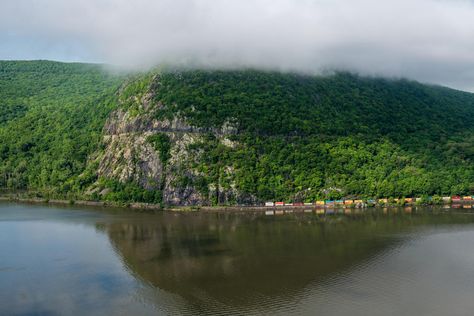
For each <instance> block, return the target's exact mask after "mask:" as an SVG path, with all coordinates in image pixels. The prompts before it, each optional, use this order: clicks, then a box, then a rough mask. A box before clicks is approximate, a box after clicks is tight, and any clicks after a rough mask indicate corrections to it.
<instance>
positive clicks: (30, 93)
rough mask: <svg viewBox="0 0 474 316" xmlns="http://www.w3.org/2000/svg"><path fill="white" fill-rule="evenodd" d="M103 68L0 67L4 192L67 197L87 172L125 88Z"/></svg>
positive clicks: (88, 177) (0, 183)
mask: <svg viewBox="0 0 474 316" xmlns="http://www.w3.org/2000/svg"><path fill="white" fill-rule="evenodd" d="M120 82H121V81H120V78H119V77H118V76H112V75H110V74H107V72H105V71H103V70H102V69H101V67H100V66H98V65H87V64H63V63H56V62H48V61H35V62H24V61H21V62H17V61H2V62H0V124H1V125H0V187H2V188H6V189H9V190H32V191H44V192H49V191H50V192H56V193H62V194H66V193H68V192H70V191H71V190H73V189H75V190H81V189H84V188H85V187H86V186H87V185H88V184H89V183H90V182H93V181H95V179H96V175H95V173H94V170H92V169H91V170H88V171H87V172H85V174H83V175H82V177H81V178H80V179H79V175H80V174H81V173H82V172H83V171H84V170H85V167H86V163H87V159H88V156H89V155H90V154H91V153H92V152H93V151H94V150H96V149H97V146H98V144H99V140H100V138H101V130H102V128H103V125H104V122H105V119H106V118H107V116H108V114H109V112H110V111H111V110H112V109H114V108H115V107H116V103H117V102H116V101H115V99H114V92H115V91H116V90H117V88H118V86H119V84H120Z"/></svg>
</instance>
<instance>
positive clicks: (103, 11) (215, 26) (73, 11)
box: [0, 0, 474, 90]
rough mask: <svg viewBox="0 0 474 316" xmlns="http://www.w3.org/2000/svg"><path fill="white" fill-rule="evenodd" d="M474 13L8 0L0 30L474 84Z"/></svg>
mask: <svg viewBox="0 0 474 316" xmlns="http://www.w3.org/2000/svg"><path fill="white" fill-rule="evenodd" d="M2 1H3V2H5V1H6V0H2ZM473 17H474V3H473V2H472V1H468V0H451V1H447V0H134V1H129V0H81V1H70V0H42V1H39V0H36V1H35V0H15V1H8V2H7V3H0V34H1V33H3V34H5V33H7V32H8V34H9V36H10V37H11V36H15V37H16V38H17V39H18V41H21V39H30V38H32V37H34V38H35V41H37V42H41V41H43V42H48V43H67V42H69V41H71V42H74V43H78V42H79V43H82V45H83V46H84V47H86V48H87V50H88V52H89V53H88V54H92V55H94V56H97V57H96V58H97V59H99V60H103V61H106V62H109V63H118V64H123V65H128V66H144V65H145V66H147V65H151V64H159V63H174V64H197V65H201V66H211V67H258V68H271V69H281V70H296V71H303V72H319V71H321V70H323V69H328V68H329V69H332V68H337V69H348V70H354V71H359V72H362V73H364V74H375V75H385V76H404V77H409V78H413V79H418V80H421V81H427V82H435V83H441V84H447V85H451V86H455V87H458V88H463V89H471V90H474V54H473V52H474V18H473ZM12 34H13V35H12ZM0 45H2V44H0ZM5 45H6V44H5ZM9 45H12V44H11V41H10V44H9ZM57 45H60V44H57ZM62 45H63V44H62ZM40 46H41V45H39V48H38V49H41V48H40ZM43 46H44V45H43ZM2 50H3V51H8V52H10V54H11V51H12V49H11V48H9V49H7V48H5V49H0V57H4V56H1V51H2ZM34 55H35V56H37V55H38V52H35V54H34ZM12 57H14V56H12ZM46 57H47V56H46ZM66 57H67V56H66Z"/></svg>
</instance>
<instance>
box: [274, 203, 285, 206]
mask: <svg viewBox="0 0 474 316" xmlns="http://www.w3.org/2000/svg"><path fill="white" fill-rule="evenodd" d="M275 206H285V202H275Z"/></svg>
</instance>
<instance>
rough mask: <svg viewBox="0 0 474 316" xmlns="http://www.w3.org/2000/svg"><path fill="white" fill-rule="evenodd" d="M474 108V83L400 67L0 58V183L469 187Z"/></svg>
mask: <svg viewBox="0 0 474 316" xmlns="http://www.w3.org/2000/svg"><path fill="white" fill-rule="evenodd" d="M119 87H120V88H119ZM473 118H474V95H473V94H470V93H465V92H460V91H455V90H451V89H448V88H443V87H436V86H427V85H422V84H420V83H416V82H411V81H407V80H387V79H379V78H365V77H359V76H357V75H353V74H348V73H338V74H335V75H331V76H324V77H312V76H303V75H295V74H281V73H273V72H259V71H252V70H246V71H197V70H196V71H159V72H158V71H156V72H150V73H147V74H143V75H135V76H129V77H128V78H123V77H119V76H111V75H108V74H107V73H105V72H103V71H102V70H101V69H100V67H98V66H94V65H82V64H60V63H53V62H42V61H41V62H1V63H0V122H1V125H0V126H1V127H0V186H1V187H3V188H4V189H6V190H29V191H31V192H33V191H34V192H36V194H39V195H43V196H67V197H74V198H83V199H95V200H97V199H106V200H114V201H120V202H129V201H142V202H154V203H165V204H234V203H239V204H245V203H247V204H250V203H259V202H261V201H264V200H285V201H310V200H314V199H319V198H338V197H344V196H359V197H382V196H383V197H390V196H393V197H402V196H411V195H427V194H430V195H431V194H467V193H469V192H473V191H474V119H473Z"/></svg>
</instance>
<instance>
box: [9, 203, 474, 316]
mask: <svg viewBox="0 0 474 316" xmlns="http://www.w3.org/2000/svg"><path fill="white" fill-rule="evenodd" d="M473 298H474V215H473V214H471V213H469V212H466V211H465V212H463V210H461V211H459V210H457V211H455V210H441V209H423V208H413V209H392V210H389V211H384V210H373V211H369V212H365V213H358V214H354V213H352V214H348V215H343V214H339V215H338V214H335V215H331V216H318V215H316V214H286V215H282V216H266V215H263V214H223V213H216V214H202V213H201V214H198V213H190V214H176V213H158V214H140V213H136V212H135V213H132V212H126V211H120V210H110V209H109V210H98V209H86V208H79V207H70V208H59V207H48V206H33V205H20V204H10V203H2V204H0V315H132V314H133V315H142V314H143V315H157V314H158V315H160V314H163V315H169V314H189V315H195V314H213V315H214V314H245V315H248V314H268V315H275V314H276V315H278V314H281V315H288V314H297V315H298V314H299V315H472V314H473V311H474V299H473Z"/></svg>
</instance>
